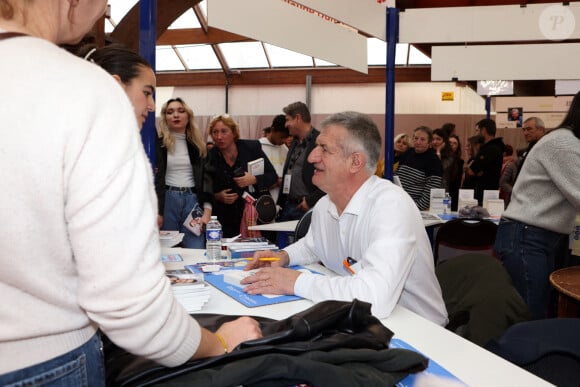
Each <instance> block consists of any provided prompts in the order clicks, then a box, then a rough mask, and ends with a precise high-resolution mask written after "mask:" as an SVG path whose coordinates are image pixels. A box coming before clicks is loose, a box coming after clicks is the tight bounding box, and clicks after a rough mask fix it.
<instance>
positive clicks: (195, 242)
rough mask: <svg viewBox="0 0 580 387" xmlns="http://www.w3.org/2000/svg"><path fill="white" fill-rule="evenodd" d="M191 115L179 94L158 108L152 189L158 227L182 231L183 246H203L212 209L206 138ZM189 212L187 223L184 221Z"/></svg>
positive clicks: (200, 247)
mask: <svg viewBox="0 0 580 387" xmlns="http://www.w3.org/2000/svg"><path fill="white" fill-rule="evenodd" d="M193 117H194V116H193V111H192V110H191V108H190V107H189V106H187V104H186V103H185V102H184V101H183V100H182V99H181V98H172V99H170V100H169V101H167V102H166V103H165V104H164V105H163V107H162V108H161V120H160V121H159V125H158V128H157V133H158V139H157V144H156V145H157V153H156V157H155V163H156V168H155V190H156V192H157V199H158V206H159V219H158V222H159V227H160V228H161V229H162V230H178V231H179V232H182V233H184V237H183V242H182V245H183V247H187V248H198V249H203V248H204V247H205V237H204V234H203V232H202V231H203V226H204V225H205V224H207V222H209V219H210V217H211V213H212V205H213V184H212V174H211V166H210V164H209V160H208V154H207V149H206V146H205V141H203V139H202V136H201V132H200V130H199V129H198V128H197V126H196V125H195V123H194V121H193ZM192 212H193V213H194V214H193V218H192V220H191V221H190V222H188V227H186V226H185V225H184V222H185V220H186V219H187V218H188V216H189V215H190V214H191V213H192ZM192 230H193V231H194V232H192Z"/></svg>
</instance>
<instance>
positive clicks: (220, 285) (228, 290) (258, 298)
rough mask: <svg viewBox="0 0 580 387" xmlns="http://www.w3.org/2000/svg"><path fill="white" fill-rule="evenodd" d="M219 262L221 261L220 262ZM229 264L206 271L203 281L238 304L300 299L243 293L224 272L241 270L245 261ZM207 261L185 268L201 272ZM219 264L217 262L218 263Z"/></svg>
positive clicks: (249, 304) (297, 297)
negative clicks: (226, 277)
mask: <svg viewBox="0 0 580 387" xmlns="http://www.w3.org/2000/svg"><path fill="white" fill-rule="evenodd" d="M220 263H221V262H220ZM229 263H230V264H229V265H227V266H225V267H224V268H225V270H224V269H222V270H220V271H218V272H215V273H208V274H206V276H205V281H206V282H207V283H209V284H210V285H212V286H213V287H215V288H217V289H218V290H220V291H221V292H223V293H225V294H227V295H228V296H230V297H232V298H233V299H234V300H236V301H238V302H239V303H240V304H242V305H244V306H247V307H248V308H254V307H257V306H264V305H272V304H279V303H282V302H289V301H296V300H301V299H302V297H299V296H288V295H268V294H266V295H264V294H256V295H252V294H247V293H244V291H243V289H242V287H240V286H236V285H233V284H230V283H227V282H226V281H224V272H227V271H228V270H243V269H244V266H245V265H246V262H245V261H244V262H240V261H238V262H236V261H230V262H229ZM207 264H208V263H197V264H195V265H187V266H185V268H186V269H188V270H191V271H192V272H194V273H197V272H201V266H203V265H207ZM218 264H219V263H218ZM290 269H294V270H308V271H310V272H312V273H316V274H320V273H317V272H315V271H312V270H309V269H306V268H304V267H303V266H290Z"/></svg>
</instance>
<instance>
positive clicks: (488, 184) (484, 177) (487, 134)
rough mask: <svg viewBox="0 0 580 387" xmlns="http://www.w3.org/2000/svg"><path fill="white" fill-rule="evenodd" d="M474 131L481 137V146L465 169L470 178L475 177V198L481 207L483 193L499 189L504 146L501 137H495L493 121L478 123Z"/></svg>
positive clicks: (487, 119)
mask: <svg viewBox="0 0 580 387" xmlns="http://www.w3.org/2000/svg"><path fill="white" fill-rule="evenodd" d="M475 131H476V134H479V135H480V136H482V137H483V145H482V146H481V147H480V148H479V152H478V153H477V155H476V156H475V160H474V161H473V163H472V164H471V165H470V167H469V168H468V169H467V173H468V174H469V175H471V176H477V183H476V186H475V198H476V199H477V201H478V203H479V205H482V202H483V191H485V190H497V189H499V179H500V177H501V166H502V162H503V151H504V148H505V145H504V143H503V140H502V138H501V137H498V138H496V137H495V133H496V126H495V121H493V120H491V119H489V118H484V119H483V120H481V121H479V122H478V123H477V124H476V127H475Z"/></svg>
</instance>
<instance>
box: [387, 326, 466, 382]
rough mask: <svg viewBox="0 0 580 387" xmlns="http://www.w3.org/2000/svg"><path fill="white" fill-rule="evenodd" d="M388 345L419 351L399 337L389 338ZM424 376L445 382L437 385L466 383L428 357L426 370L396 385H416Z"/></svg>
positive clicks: (411, 375)
mask: <svg viewBox="0 0 580 387" xmlns="http://www.w3.org/2000/svg"><path fill="white" fill-rule="evenodd" d="M389 347H390V348H403V349H408V350H411V351H413V352H417V353H421V351H418V350H417V349H415V348H414V347H413V346H412V345H410V344H408V343H407V342H405V341H403V340H401V339H397V338H393V339H391V342H390V344H389ZM426 376H431V377H434V378H436V379H438V380H439V383H442V382H443V383H445V384H437V385H441V386H443V385H448V386H465V385H466V384H465V383H463V382H462V381H461V380H460V379H459V378H458V377H457V376H455V375H453V374H452V373H451V372H449V371H447V370H446V369H445V368H443V367H442V366H441V365H439V364H438V363H437V362H435V361H434V360H433V359H429V366H428V367H427V369H426V370H424V371H422V372H419V373H416V374H410V375H409V376H407V377H406V378H405V379H403V380H401V381H400V382H399V383H397V387H414V386H418V385H419V384H420V383H419V379H422V378H423V379H425V377H426ZM421 385H423V386H425V385H426V384H421ZM433 385H435V384H433Z"/></svg>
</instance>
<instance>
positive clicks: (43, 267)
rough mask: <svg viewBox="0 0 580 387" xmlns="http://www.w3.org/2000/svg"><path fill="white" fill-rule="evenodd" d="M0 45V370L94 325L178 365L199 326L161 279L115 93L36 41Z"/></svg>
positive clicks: (154, 237) (151, 214) (148, 202)
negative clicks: (0, 58)
mask: <svg viewBox="0 0 580 387" xmlns="http://www.w3.org/2000/svg"><path fill="white" fill-rule="evenodd" d="M0 52H1V53H2V55H1V56H2V60H0V85H1V86H0V90H1V91H0V181H1V186H2V187H1V188H0V262H1V270H0V374H2V373H6V372H9V371H12V370H15V369H20V368H23V367H26V366H29V365H33V364H36V363H39V362H42V361H45V360H48V359H50V358H53V357H55V356H58V355H61V354H63V353H65V352H68V351H70V350H71V349H74V348H76V347H78V346H79V345H81V344H83V343H84V342H86V341H87V340H88V339H89V338H90V337H91V336H92V334H93V333H94V332H95V330H96V329H97V327H100V328H101V329H102V330H103V331H104V332H105V333H106V334H107V335H108V336H109V338H111V339H112V340H113V341H114V342H116V343H117V344H118V345H119V346H121V347H124V348H125V349H127V350H128V351H131V352H134V353H136V354H139V355H143V356H147V357H149V358H151V359H154V360H156V361H158V362H160V363H162V364H165V365H170V366H173V365H178V364H181V363H183V362H184V361H186V360H187V359H188V358H189V357H190V356H191V355H192V354H193V353H194V352H195V350H196V348H197V346H198V345H199V341H200V337H201V335H200V329H199V326H198V325H197V324H196V323H195V321H194V320H192V319H191V318H190V317H189V316H187V314H186V313H185V311H184V310H183V309H182V308H181V306H180V305H179V304H178V303H177V302H176V301H175V299H174V298H173V296H172V293H171V289H170V287H169V284H168V281H167V279H166V278H165V276H164V268H163V266H162V264H161V262H160V251H159V242H158V231H157V227H156V216H157V206H156V198H155V192H154V189H153V185H152V171H151V168H150V167H149V163H148V161H147V158H146V155H145V153H144V151H143V146H142V144H141V141H140V137H139V131H138V128H137V123H136V120H135V116H134V112H133V108H132V106H131V104H130V102H129V101H128V99H127V97H126V95H125V93H124V92H123V91H122V89H121V88H120V87H119V86H118V85H117V84H116V82H115V81H114V80H113V78H112V77H111V76H110V75H109V74H107V73H105V72H104V71H103V70H101V69H100V68H98V66H96V65H94V64H91V63H89V62H85V61H83V60H82V59H80V58H75V57H73V56H72V55H71V54H68V53H67V52H65V51H64V50H61V49H59V48H58V47H56V46H55V45H53V44H50V43H48V42H46V41H43V40H40V39H36V38H31V37H21V38H12V39H7V40H4V41H1V42H0Z"/></svg>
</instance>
